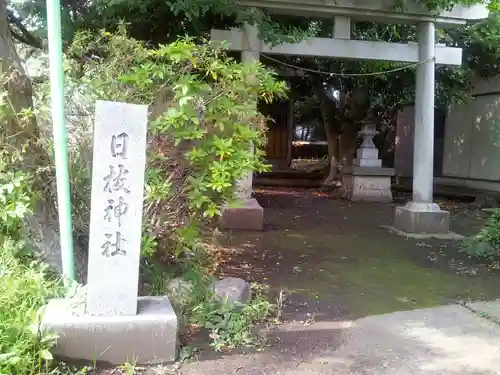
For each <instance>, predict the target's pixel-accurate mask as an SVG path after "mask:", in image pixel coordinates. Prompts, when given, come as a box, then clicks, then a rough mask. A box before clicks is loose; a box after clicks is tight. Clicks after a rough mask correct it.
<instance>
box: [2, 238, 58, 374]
mask: <svg viewBox="0 0 500 375" xmlns="http://www.w3.org/2000/svg"><path fill="white" fill-rule="evenodd" d="M19 248H20V245H19V244H18V243H15V242H13V241H11V240H6V241H5V242H4V243H3V244H2V245H1V249H0V250H1V253H0V353H1V354H0V374H16V375H24V374H30V375H31V374H38V373H43V372H48V370H49V369H50V367H51V364H52V355H51V353H50V349H51V347H52V346H53V345H54V343H55V339H56V337H55V336H53V335H43V334H42V333H41V332H40V330H39V327H40V325H39V323H40V321H39V320H40V308H41V307H42V306H43V305H44V304H45V303H46V302H47V300H48V299H49V298H51V297H53V296H55V295H56V294H57V293H58V291H59V290H60V288H59V284H58V283H57V282H56V281H54V280H50V279H48V278H47V268H46V267H45V266H44V265H42V264H40V263H38V262H34V261H29V260H25V259H19V258H18V257H17V256H16V254H17V251H18V250H19Z"/></svg>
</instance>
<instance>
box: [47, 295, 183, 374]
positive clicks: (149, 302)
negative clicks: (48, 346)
mask: <svg viewBox="0 0 500 375" xmlns="http://www.w3.org/2000/svg"><path fill="white" fill-rule="evenodd" d="M137 305H138V306H137V310H138V313H137V315H133V316H90V315H86V314H85V303H81V304H77V303H75V301H73V300H70V299H54V300H51V301H49V304H48V305H47V306H46V310H45V313H44V316H43V320H42V326H41V328H42V330H43V331H45V332H47V331H48V332H54V333H56V334H57V335H58V339H57V344H56V346H55V347H54V348H53V350H52V351H53V353H54V355H55V356H57V357H59V358H62V359H73V360H85V361H89V362H93V361H97V362H105V363H110V364H112V365H121V364H123V363H126V362H127V361H136V362H137V364H143V365H144V364H155V363H165V362H174V361H175V360H176V357H177V345H178V339H177V335H178V323H177V316H176V315H175V312H174V310H173V309H172V306H171V304H170V301H169V300H168V298H166V297H139V298H138V301H137Z"/></svg>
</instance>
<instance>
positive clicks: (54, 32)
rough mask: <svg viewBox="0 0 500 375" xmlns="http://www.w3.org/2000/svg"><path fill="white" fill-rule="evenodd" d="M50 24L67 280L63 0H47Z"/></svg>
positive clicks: (70, 271) (71, 276)
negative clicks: (61, 1)
mask: <svg viewBox="0 0 500 375" xmlns="http://www.w3.org/2000/svg"><path fill="white" fill-rule="evenodd" d="M47 25H48V37H49V38H48V39H49V65H50V93H51V97H52V131H53V134H54V153H55V162H56V182H57V205H58V212H59V231H60V239H61V260H62V270H63V277H64V279H65V280H66V281H67V280H75V264H74V256H73V234H72V233H73V230H72V223H71V198H70V190H69V189H70V187H69V174H68V133H67V130H66V124H65V117H64V80H63V67H62V62H63V55H62V40H61V4H60V0H47Z"/></svg>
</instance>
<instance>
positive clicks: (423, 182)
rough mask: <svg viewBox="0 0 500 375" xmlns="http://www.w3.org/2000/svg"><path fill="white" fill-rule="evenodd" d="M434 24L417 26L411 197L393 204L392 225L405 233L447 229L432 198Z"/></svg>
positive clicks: (447, 215) (446, 220)
mask: <svg viewBox="0 0 500 375" xmlns="http://www.w3.org/2000/svg"><path fill="white" fill-rule="evenodd" d="M435 35H436V30H435V25H434V23H433V22H423V23H421V24H420V25H419V34H418V43H419V56H420V61H425V62H424V63H422V64H420V65H418V66H417V77H416V92H415V138H414V154H413V198H412V201H411V202H409V203H408V204H406V205H405V206H403V207H396V212H395V219H394V226H395V227H396V229H398V230H401V231H403V232H406V233H415V234H445V233H449V231H450V213H449V212H447V211H443V210H441V209H440V208H439V205H438V204H437V203H434V201H433V181H434V171H433V164H434V95H435V83H436V81H435V71H436V62H435V44H436V41H435V38H436V37H435Z"/></svg>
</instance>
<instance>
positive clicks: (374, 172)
mask: <svg viewBox="0 0 500 375" xmlns="http://www.w3.org/2000/svg"><path fill="white" fill-rule="evenodd" d="M343 173H344V174H343V176H342V189H341V195H342V198H344V199H348V200H350V201H363V202H382V203H390V202H392V192H391V176H392V175H393V174H394V170H393V169H392V168H378V167H358V166H353V167H348V168H346V169H345V172H344V171H343Z"/></svg>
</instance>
